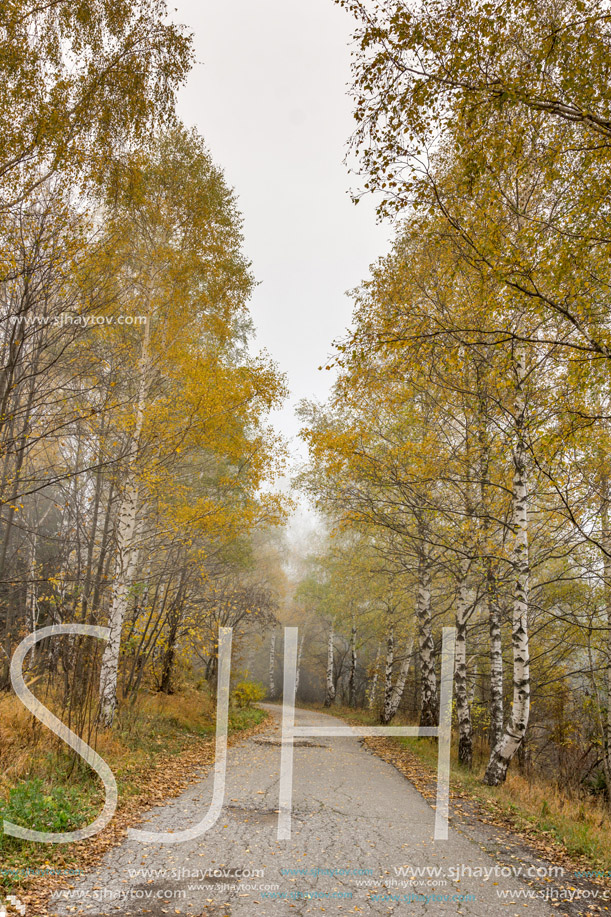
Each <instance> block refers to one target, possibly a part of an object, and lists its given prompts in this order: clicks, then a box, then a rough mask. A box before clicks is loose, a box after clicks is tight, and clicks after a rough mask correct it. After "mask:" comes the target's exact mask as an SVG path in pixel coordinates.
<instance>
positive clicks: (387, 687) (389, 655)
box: [380, 628, 395, 723]
mask: <svg viewBox="0 0 611 917" xmlns="http://www.w3.org/2000/svg"><path fill="white" fill-rule="evenodd" d="M394 663H395V631H394V628H391V629H390V632H389V634H388V639H387V642H386V666H385V669H384V705H383V707H382V714H381V716H380V720H381V722H382V723H387V722H388V720H387V717H389V716H390V704H391V701H392V670H393V666H394Z"/></svg>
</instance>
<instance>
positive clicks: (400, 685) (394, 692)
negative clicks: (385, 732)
mask: <svg viewBox="0 0 611 917" xmlns="http://www.w3.org/2000/svg"><path fill="white" fill-rule="evenodd" d="M413 648H414V641H413V640H410V642H409V646H408V647H407V651H406V653H405V656H404V657H403V662H402V663H401V668H400V669H399V675H398V677H397V681H396V682H395V686H394V688H393V687H392V685H391V691H390V697H389V699H388V703H386V697H385V698H384V710H383V713H382V723H383V724H384V725H385V726H386V725H388V723H390V722H391V721H392V720H393V719H394V718H395V716H396V713H397V710H398V709H399V704H400V703H401V698H402V697H403V692H404V690H405V682H406V681H407V673H408V672H409V664H410V662H411V658H412V650H413Z"/></svg>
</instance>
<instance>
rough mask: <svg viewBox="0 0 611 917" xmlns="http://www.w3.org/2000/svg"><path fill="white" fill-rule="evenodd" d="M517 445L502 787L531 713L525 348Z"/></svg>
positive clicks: (494, 770) (496, 751)
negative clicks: (509, 701) (509, 695)
mask: <svg viewBox="0 0 611 917" xmlns="http://www.w3.org/2000/svg"><path fill="white" fill-rule="evenodd" d="M514 359H515V366H516V376H517V387H516V388H517V391H516V445H515V448H514V451H513V461H514V483H513V527H514V533H515V540H514V546H513V554H512V566H513V571H514V576H515V583H514V598H513V626H512V638H511V643H512V653H513V709H512V713H511V719H510V720H509V723H508V725H507V728H506V730H505V733H504V735H503V737H502V739H501V741H500V742H499V743H498V744H497V745H496V747H495V748H493V749H492V753H491V755H490V761H489V762H488V767H487V769H486V774H485V776H484V782H485V783H487V784H488V785H489V786H498V785H499V784H500V783H502V782H503V781H504V780H505V778H506V776H507V768H508V767H509V764H510V762H511V759H512V758H513V756H514V755H515V753H516V752H517V750H518V748H519V747H520V745H521V743H522V742H523V740H524V736H525V735H526V729H527V727H528V717H529V713H530V652H529V643H528V601H529V591H528V590H529V572H530V570H529V545H528V463H527V451H526V442H525V436H526V431H525V420H526V417H525V415H526V398H525V392H524V380H525V378H526V365H525V356H524V352H523V349H522V348H520V349H519V350H517V349H516V352H515V358H514Z"/></svg>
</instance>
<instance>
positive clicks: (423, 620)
mask: <svg viewBox="0 0 611 917" xmlns="http://www.w3.org/2000/svg"><path fill="white" fill-rule="evenodd" d="M416 618H417V620H418V641H419V656H420V695H421V697H420V725H421V726H436V725H437V707H438V698H437V676H436V674H435V643H434V641H433V619H432V615H431V570H430V564H429V559H428V557H427V554H426V551H423V552H422V553H421V555H420V559H419V562H418V597H417V602H416Z"/></svg>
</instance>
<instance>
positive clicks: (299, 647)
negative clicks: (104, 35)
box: [295, 634, 305, 697]
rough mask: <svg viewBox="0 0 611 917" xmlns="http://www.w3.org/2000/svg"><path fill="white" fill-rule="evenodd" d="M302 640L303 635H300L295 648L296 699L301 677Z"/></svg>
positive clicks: (303, 638)
mask: <svg viewBox="0 0 611 917" xmlns="http://www.w3.org/2000/svg"><path fill="white" fill-rule="evenodd" d="M304 640H305V634H302V635H301V638H300V640H299V646H298V648H297V669H296V671H295V697H297V691H298V690H299V677H300V675H301V657H302V655H303V641H304Z"/></svg>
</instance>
